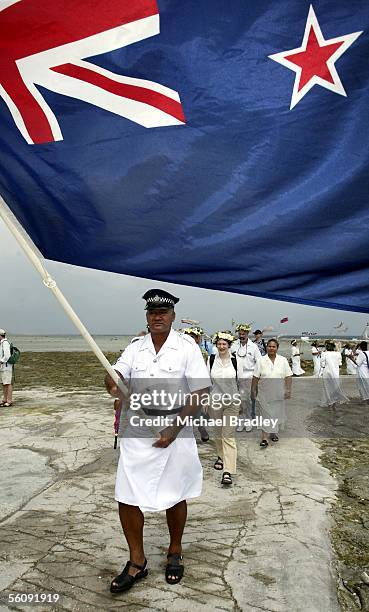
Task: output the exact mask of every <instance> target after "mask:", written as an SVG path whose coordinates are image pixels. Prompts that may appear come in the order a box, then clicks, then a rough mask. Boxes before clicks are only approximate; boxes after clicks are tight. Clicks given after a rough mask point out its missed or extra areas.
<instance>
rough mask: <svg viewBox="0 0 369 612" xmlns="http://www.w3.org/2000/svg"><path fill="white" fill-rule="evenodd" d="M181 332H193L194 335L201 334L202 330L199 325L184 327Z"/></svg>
mask: <svg viewBox="0 0 369 612" xmlns="http://www.w3.org/2000/svg"><path fill="white" fill-rule="evenodd" d="M183 333H184V334H193V335H194V336H202V335H203V333H204V330H203V329H202V328H201V327H186V329H184V330H183Z"/></svg>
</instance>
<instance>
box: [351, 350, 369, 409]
mask: <svg viewBox="0 0 369 612" xmlns="http://www.w3.org/2000/svg"><path fill="white" fill-rule="evenodd" d="M354 359H355V364H356V376H357V379H356V380H357V386H358V389H359V394H360V398H361V399H362V400H363V401H365V402H366V403H367V404H369V351H368V343H367V342H366V341H365V340H363V341H362V342H360V344H359V350H358V354H357V355H356V356H355V357H354Z"/></svg>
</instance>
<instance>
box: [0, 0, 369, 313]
mask: <svg viewBox="0 0 369 612" xmlns="http://www.w3.org/2000/svg"><path fill="white" fill-rule="evenodd" d="M3 4H4V8H1V5H0V53H1V60H0V193H1V195H2V196H3V198H4V200H5V201H6V203H7V204H8V206H9V208H10V209H11V210H12V212H13V213H14V214H15V216H16V217H17V219H18V220H19V222H20V223H21V224H22V226H23V227H24V229H25V230H26V231H27V233H28V234H29V236H30V237H31V238H32V240H33V241H34V243H35V244H36V246H37V247H38V249H39V250H40V251H41V253H42V254H43V256H44V257H45V258H47V259H51V260H56V261H60V262H65V263H70V264H74V265H77V266H85V267H89V268H96V269H100V270H108V271H112V272H118V273H122V274H128V275H133V276H138V277H144V278H150V279H155V280H157V281H167V282H173V283H179V284H184V285H193V286H198V287H205V288H210V289H217V290H224V291H231V292H237V293H242V294H248V295H254V296H260V297H265V298H273V299H279V300H285V301H289V302H298V303H303V304H312V305H316V306H325V307H333V308H340V309H344V310H353V311H357V312H369V283H368V278H369V206H368V193H369V146H368V144H369V112H368V109H369V4H368V2H367V0H356V1H355V3H354V4H353V3H352V2H349V1H348V0H347V1H346V0H336V1H334V2H333V1H332V0H315V1H314V2H313V4H310V3H309V2H305V1H304V0H300V1H298V2H296V0H285V1H283V2H276V1H275V0H260V1H258V2H246V1H245V0H232V1H231V2H224V0H186V1H185V2H183V1H182V2H180V1H179V0H158V2H156V1H154V0H131V1H130V2H127V1H126V0H104V2H103V1H102V0H95V1H94V2H91V1H90V0H80V2H78V3H76V2H75V1H73V2H72V1H71V0H53V2H49V0H47V1H46V0H37V1H36V0H20V1H18V2H11V1H9V2H5V3H3Z"/></svg>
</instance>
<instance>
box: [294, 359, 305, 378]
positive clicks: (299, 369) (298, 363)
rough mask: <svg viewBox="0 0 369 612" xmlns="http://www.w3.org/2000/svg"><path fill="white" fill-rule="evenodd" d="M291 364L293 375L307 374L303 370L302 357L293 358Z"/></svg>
mask: <svg viewBox="0 0 369 612" xmlns="http://www.w3.org/2000/svg"><path fill="white" fill-rule="evenodd" d="M291 363H292V374H294V375H295V376H302V375H303V374H305V370H303V369H302V367H301V361H300V357H292V359H291Z"/></svg>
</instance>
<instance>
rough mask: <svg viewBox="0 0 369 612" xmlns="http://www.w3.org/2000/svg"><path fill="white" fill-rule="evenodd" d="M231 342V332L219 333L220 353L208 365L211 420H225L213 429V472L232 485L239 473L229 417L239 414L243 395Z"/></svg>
mask: <svg viewBox="0 0 369 612" xmlns="http://www.w3.org/2000/svg"><path fill="white" fill-rule="evenodd" d="M232 341H233V335H232V334H230V333H229V332H227V331H225V332H217V333H216V334H215V335H214V337H213V343H214V344H215V346H216V348H217V354H216V355H210V356H209V358H208V363H207V365H208V370H209V373H210V376H211V381H212V388H211V404H210V408H209V414H210V416H211V418H214V419H223V424H222V425H220V426H217V427H216V428H215V430H214V437H215V448H216V451H217V455H218V458H217V460H216V461H215V463H214V469H215V470H219V471H222V472H223V475H222V481H221V483H222V485H231V484H232V474H236V471H237V444H236V438H235V425H232V424H231V418H230V417H236V416H237V415H238V414H239V410H240V405H241V395H240V393H239V384H238V362H237V359H236V357H235V356H234V355H232V354H231V352H230V348H231V345H232ZM226 398H227V401H225V399H226ZM228 398H230V399H228ZM234 399H235V400H236V401H234ZM237 400H238V401H237Z"/></svg>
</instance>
